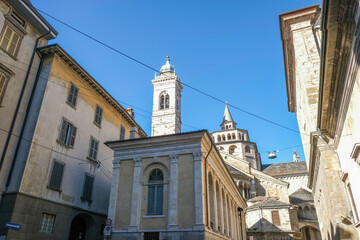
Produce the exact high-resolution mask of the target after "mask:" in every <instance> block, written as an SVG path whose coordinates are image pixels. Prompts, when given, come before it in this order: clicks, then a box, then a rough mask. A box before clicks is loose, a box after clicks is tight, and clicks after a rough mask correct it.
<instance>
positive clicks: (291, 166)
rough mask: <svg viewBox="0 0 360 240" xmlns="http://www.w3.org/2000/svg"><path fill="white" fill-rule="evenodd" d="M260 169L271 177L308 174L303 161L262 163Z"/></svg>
mask: <svg viewBox="0 0 360 240" xmlns="http://www.w3.org/2000/svg"><path fill="white" fill-rule="evenodd" d="M262 171H263V172H264V173H266V174H269V175H270V176H273V177H280V176H286V175H303V174H308V171H307V167H306V162H305V161H300V162H285V163H274V164H268V165H263V166H262Z"/></svg>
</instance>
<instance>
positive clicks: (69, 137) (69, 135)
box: [58, 118, 77, 148]
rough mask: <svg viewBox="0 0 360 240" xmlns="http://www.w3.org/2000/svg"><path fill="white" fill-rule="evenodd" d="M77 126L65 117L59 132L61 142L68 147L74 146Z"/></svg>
mask: <svg viewBox="0 0 360 240" xmlns="http://www.w3.org/2000/svg"><path fill="white" fill-rule="evenodd" d="M76 131H77V128H76V127H75V126H74V125H73V124H72V123H70V122H69V121H67V120H66V119H65V118H63V121H62V125H61V129H60V133H59V139H58V141H59V143H60V144H62V145H64V146H66V147H71V148H73V147H74V144H75V137H76Z"/></svg>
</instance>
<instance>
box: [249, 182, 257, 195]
mask: <svg viewBox="0 0 360 240" xmlns="http://www.w3.org/2000/svg"><path fill="white" fill-rule="evenodd" d="M250 195H251V196H250V197H252V198H253V197H256V189H255V179H252V180H251V193H250Z"/></svg>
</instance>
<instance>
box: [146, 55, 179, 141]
mask: <svg viewBox="0 0 360 240" xmlns="http://www.w3.org/2000/svg"><path fill="white" fill-rule="evenodd" d="M152 84H153V86H154V96H153V112H152V123H151V136H160V135H168V134H175V133H180V132H181V92H182V89H183V86H182V84H181V82H180V79H179V77H178V76H177V75H176V73H175V67H174V66H173V65H171V64H170V57H169V56H167V57H166V63H165V65H163V66H162V67H161V69H160V74H159V75H156V74H155V79H153V80H152Z"/></svg>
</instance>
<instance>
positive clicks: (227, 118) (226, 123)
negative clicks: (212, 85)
mask: <svg viewBox="0 0 360 240" xmlns="http://www.w3.org/2000/svg"><path fill="white" fill-rule="evenodd" d="M220 126H221V129H222V130H225V129H236V122H234V120H233V118H232V116H231V113H230V110H229V108H228V104H227V101H226V105H225V111H224V117H223V121H222V123H221V124H220Z"/></svg>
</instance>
